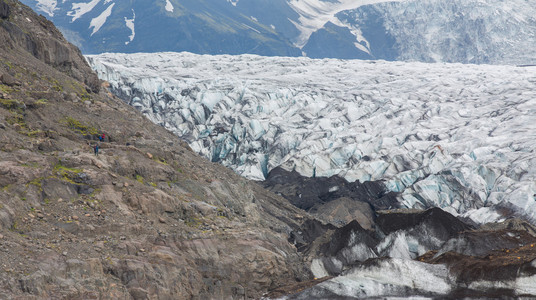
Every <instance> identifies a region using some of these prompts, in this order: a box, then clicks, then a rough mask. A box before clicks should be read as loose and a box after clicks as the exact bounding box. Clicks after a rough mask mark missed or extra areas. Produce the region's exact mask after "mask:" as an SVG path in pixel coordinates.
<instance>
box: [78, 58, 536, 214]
mask: <svg viewBox="0 0 536 300" xmlns="http://www.w3.org/2000/svg"><path fill="white" fill-rule="evenodd" d="M88 59H89V61H90V62H91V64H92V66H93V68H94V69H95V70H96V71H97V72H98V74H99V76H100V77H101V78H102V79H104V80H107V81H109V82H110V84H111V87H112V89H113V91H114V92H115V93H116V94H117V95H119V96H120V97H122V98H123V99H124V100H125V101H127V102H129V103H131V104H132V105H134V106H136V107H138V109H140V110H141V111H142V112H143V113H144V114H145V115H146V116H147V117H148V118H149V119H151V120H153V121H154V122H156V123H159V124H161V125H162V126H164V127H166V128H168V129H169V130H172V131H173V132H175V133H176V134H177V135H178V136H180V137H182V138H184V139H186V140H187V141H188V142H189V143H190V145H191V147H192V148H193V149H194V150H195V151H197V152H199V153H201V154H203V155H205V156H207V157H208V158H209V159H211V160H212V161H215V162H221V163H222V164H224V165H226V166H229V167H231V168H233V169H234V170H236V171H237V172H238V173H240V174H242V175H244V176H247V177H249V178H252V179H256V180H263V179H264V177H265V176H266V174H267V172H268V171H270V170H271V169H273V168H274V167H277V166H282V167H284V168H285V169H287V170H296V171H298V172H300V173H301V174H303V175H305V176H331V175H339V176H342V177H344V178H346V179H347V180H349V181H355V180H359V181H361V182H364V181H369V180H384V181H385V184H386V185H387V186H388V187H389V189H390V190H392V191H393V192H396V193H398V196H397V198H398V200H399V201H400V203H401V204H402V205H403V206H405V207H408V208H428V207H441V208H443V209H445V210H446V211H448V212H450V213H452V214H454V215H461V216H465V217H468V218H470V219H472V220H473V221H475V222H486V221H497V220H501V219H502V218H504V216H502V214H501V213H500V212H501V211H502V210H504V209H508V210H511V211H514V212H515V213H516V214H517V215H518V216H522V217H524V218H527V219H529V220H532V221H533V222H534V221H536V200H535V194H536V184H535V182H536V171H535V170H536V168H535V166H536V156H535V155H534V149H535V148H536V146H535V144H536V142H535V141H536V117H535V116H536V115H535V114H534V112H535V111H536V75H534V74H535V73H534V70H535V68H534V67H515V66H491V65H462V64H425V63H403V62H385V61H358V60H349V61H344V60H330V59H324V60H313V59H308V58H282V57H259V56H253V55H243V56H208V55H194V54H189V53H159V54H132V55H123V54H103V55H100V56H89V57H88Z"/></svg>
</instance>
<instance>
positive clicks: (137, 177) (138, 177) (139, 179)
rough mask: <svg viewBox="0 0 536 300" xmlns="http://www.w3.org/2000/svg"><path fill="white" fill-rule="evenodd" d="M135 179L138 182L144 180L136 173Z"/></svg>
mask: <svg viewBox="0 0 536 300" xmlns="http://www.w3.org/2000/svg"><path fill="white" fill-rule="evenodd" d="M136 181H137V182H139V183H143V182H144V180H143V176H141V175H139V174H136Z"/></svg>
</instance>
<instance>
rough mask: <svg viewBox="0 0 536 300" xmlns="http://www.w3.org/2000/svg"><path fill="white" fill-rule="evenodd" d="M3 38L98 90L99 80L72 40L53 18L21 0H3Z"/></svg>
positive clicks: (6, 45)
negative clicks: (65, 37) (61, 31)
mask: <svg viewBox="0 0 536 300" xmlns="http://www.w3.org/2000/svg"><path fill="white" fill-rule="evenodd" d="M0 18H2V19H5V20H3V21H2V22H1V23H0V27H1V28H2V30H1V32H2V35H1V36H0V42H1V43H2V44H3V47H4V48H9V49H12V50H14V51H17V50H19V49H20V50H24V52H26V53H20V54H23V55H25V54H30V55H32V56H34V57H36V58H37V59H39V60H41V61H43V62H45V63H46V64H48V65H51V66H52V67H54V68H56V69H58V70H60V71H61V72H64V73H66V74H68V75H69V76H71V77H73V78H75V79H76V80H78V81H81V82H83V83H84V84H85V85H86V86H87V87H88V88H89V89H90V90H91V91H93V92H98V90H99V88H100V84H99V80H98V78H97V77H96V75H95V74H94V73H93V72H92V71H91V69H90V68H89V67H88V66H87V63H86V62H85V59H84V57H83V56H82V54H81V52H80V50H78V48H76V47H75V46H73V45H71V44H69V43H68V42H67V41H66V40H65V39H64V38H63V36H62V34H61V33H60V32H59V31H58V30H57V29H56V27H54V25H53V24H52V22H50V21H48V20H47V19H46V18H45V17H43V16H39V17H37V16H35V15H34V12H33V11H32V10H31V9H30V8H28V7H26V6H25V5H23V4H21V3H20V2H18V1H11V0H3V1H2V2H0Z"/></svg>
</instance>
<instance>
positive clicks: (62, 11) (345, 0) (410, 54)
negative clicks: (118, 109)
mask: <svg viewBox="0 0 536 300" xmlns="http://www.w3.org/2000/svg"><path fill="white" fill-rule="evenodd" d="M23 2H24V3H26V4H27V5H30V6H31V7H33V8H34V9H36V10H38V11H40V12H42V13H44V14H45V15H46V16H47V17H48V18H50V19H51V20H53V21H54V22H55V24H57V25H58V26H59V27H60V29H61V30H62V31H63V33H64V34H65V35H66V36H67V37H68V39H69V40H70V41H72V42H74V43H75V44H77V45H78V46H79V47H80V48H81V49H82V51H83V52H84V53H87V54H89V53H102V52H123V53H125V52H126V53H132V52H161V51H189V52H193V53H198V54H259V55H267V56H301V55H305V56H308V57H312V58H345V59H346V58H358V59H384V60H410V61H411V60H416V61H425V62H461V63H477V64H534V63H535V62H536V61H535V59H536V52H535V50H533V49H536V19H535V18H534V16H535V15H536V8H535V7H534V5H532V3H530V2H529V1H525V0H514V1H510V2H508V5H504V2H503V1H500V0H486V1H479V0H470V1H467V0H463V1H462V0H457V1H445V0H411V1H385V0H341V1H331V0H300V1H295V0H276V1H274V0H271V1H269V0H240V1H226V0H202V1H198V0H197V1H194V0H158V1H152V2H147V1H140V0H137V1H113V0H107V1H100V0H93V1H90V2H75V3H73V2H70V1H61V2H59V1H50V0H25V1H23Z"/></svg>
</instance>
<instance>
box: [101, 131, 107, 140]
mask: <svg viewBox="0 0 536 300" xmlns="http://www.w3.org/2000/svg"><path fill="white" fill-rule="evenodd" d="M104 138H106V136H105V135H104V133H103V134H102V135H101V141H104Z"/></svg>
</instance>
